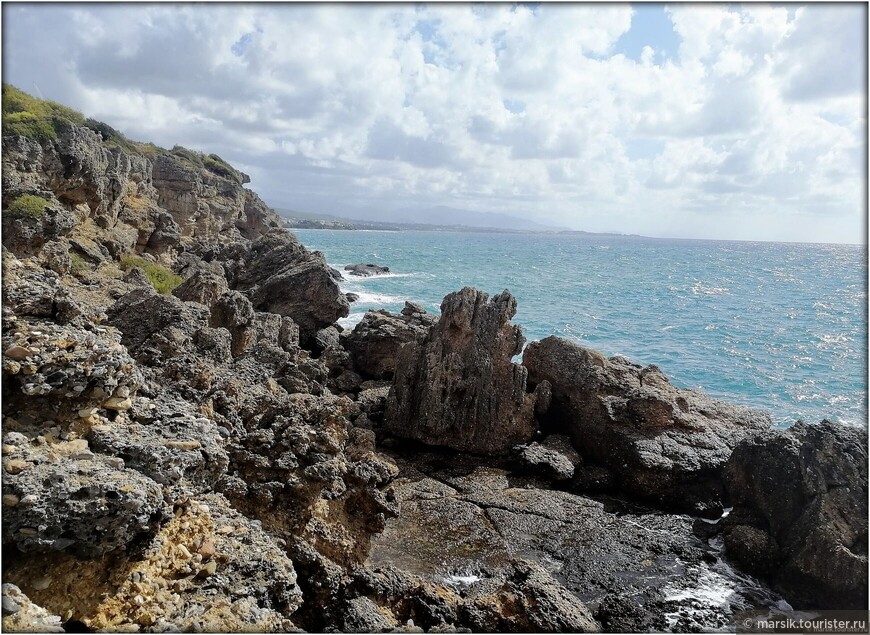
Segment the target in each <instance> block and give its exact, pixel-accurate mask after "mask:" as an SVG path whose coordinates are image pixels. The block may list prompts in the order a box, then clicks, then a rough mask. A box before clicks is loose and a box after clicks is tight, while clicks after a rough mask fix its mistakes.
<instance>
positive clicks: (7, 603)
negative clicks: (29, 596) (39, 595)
mask: <svg viewBox="0 0 870 635" xmlns="http://www.w3.org/2000/svg"><path fill="white" fill-rule="evenodd" d="M2 602H3V613H4V614H6V615H12V614H13V613H17V612H18V611H20V610H21V607H20V606H19V605H18V602H16V601H15V600H13V599H12V598H11V597H9V596H8V595H4V596H3V600H2Z"/></svg>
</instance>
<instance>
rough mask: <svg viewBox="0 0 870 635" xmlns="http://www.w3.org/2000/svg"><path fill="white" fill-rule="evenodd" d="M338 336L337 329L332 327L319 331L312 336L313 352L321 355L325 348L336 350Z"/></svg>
mask: <svg viewBox="0 0 870 635" xmlns="http://www.w3.org/2000/svg"><path fill="white" fill-rule="evenodd" d="M338 336H339V332H338V329H336V328H335V327H334V326H327V327H326V328H322V329H320V330H319V331H317V333H315V334H314V341H313V342H312V346H313V349H314V352H316V353H322V352H323V351H325V350H326V349H327V348H338V347H339V339H338Z"/></svg>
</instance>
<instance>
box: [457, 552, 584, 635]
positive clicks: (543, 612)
mask: <svg viewBox="0 0 870 635" xmlns="http://www.w3.org/2000/svg"><path fill="white" fill-rule="evenodd" d="M463 609H464V614H465V615H464V619H465V621H467V622H468V624H469V626H471V628H472V629H473V630H474V631H475V632H484V631H498V632H506V633H597V632H599V631H600V630H601V629H600V627H599V626H598V624H597V623H596V621H595V619H594V618H593V617H592V614H591V612H590V611H589V609H588V608H586V605H585V604H583V602H581V601H580V600H579V599H577V597H576V596H575V595H573V594H571V593H570V592H568V590H567V589H565V587H563V586H562V585H561V584H559V583H558V582H557V581H556V580H555V579H553V577H552V576H551V575H550V574H549V573H547V571H546V569H544V568H543V567H541V566H540V565H537V564H534V563H532V562H526V561H517V562H514V563H511V565H510V567H509V569H508V571H507V572H506V574H505V575H504V577H503V578H496V579H489V580H484V581H483V582H481V583H479V584H476V585H473V586H472V587H471V589H470V592H469V594H468V599H467V600H466V605H465V607H463Z"/></svg>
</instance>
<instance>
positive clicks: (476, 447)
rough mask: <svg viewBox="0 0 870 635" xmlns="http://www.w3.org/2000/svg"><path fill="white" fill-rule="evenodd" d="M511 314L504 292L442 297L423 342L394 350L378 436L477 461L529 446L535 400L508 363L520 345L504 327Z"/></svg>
mask: <svg viewBox="0 0 870 635" xmlns="http://www.w3.org/2000/svg"><path fill="white" fill-rule="evenodd" d="M516 310H517V303H516V300H515V299H514V297H513V296H512V295H511V294H510V292H508V291H504V292H502V293H500V294H498V295H496V296H494V297H493V298H492V300H490V299H489V296H488V295H487V294H486V293H483V292H482V291H478V290H477V289H472V288H470V287H466V288H464V289H462V290H461V291H457V292H455V293H451V294H449V295H447V296H446V297H445V298H444V301H443V302H442V303H441V318H440V320H439V321H438V323H437V324H436V325H435V326H433V327H432V329H431V330H430V331H429V333H428V335H427V336H426V337H425V338H424V339H423V341H422V342H419V343H417V342H415V343H412V344H409V345H407V346H405V347H403V348H402V349H401V352H400V354H399V360H398V365H397V369H396V377H395V381H394V383H393V390H392V391H391V392H390V396H389V397H388V399H387V412H386V415H385V417H384V425H385V428H386V429H387V430H388V431H389V432H391V433H392V434H394V435H396V436H398V437H403V438H409V439H415V440H417V441H422V442H424V443H427V444H430V445H439V446H446V447H450V448H453V449H456V450H464V451H469V452H477V453H483V454H499V453H504V452H507V451H508V450H510V448H512V447H513V446H514V445H517V444H521V443H525V442H526V441H528V440H529V439H531V437H532V435H533V434H534V433H535V430H536V429H537V424H536V423H535V419H534V416H533V412H534V408H535V401H536V395H532V394H529V393H527V392H526V374H527V373H526V369H525V368H524V367H522V366H520V365H519V364H514V363H513V362H512V361H511V358H513V356H514V355H516V354H517V353H519V352H520V351H521V350H522V347H523V342H524V341H525V338H524V337H523V336H522V329H521V328H520V327H519V326H516V325H513V324H511V323H510V320H511V318H512V317H513V316H514V314H515V313H516Z"/></svg>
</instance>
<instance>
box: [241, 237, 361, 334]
mask: <svg viewBox="0 0 870 635" xmlns="http://www.w3.org/2000/svg"><path fill="white" fill-rule="evenodd" d="M228 269H230V286H231V287H232V288H233V289H237V290H240V291H243V292H244V293H245V294H246V295H247V296H248V297H249V298H250V299H251V302H252V303H253V305H254V308H255V309H257V310H258V311H264V312H267V313H277V314H278V315H286V316H288V317H291V318H293V321H294V322H295V323H296V324H297V325H298V326H299V335H300V338H301V339H302V341H303V343H307V342H308V341H309V340H310V339H311V338H313V337H314V335H315V333H316V332H317V331H318V330H319V329H321V328H323V327H325V326H329V325H331V324H333V323H334V322H335V321H336V320H338V319H339V318H343V317H346V316H347V315H348V313H349V312H350V304H349V303H348V301H347V298H346V297H345V296H344V294H342V293H341V290H340V289H339V287H338V282H337V281H336V279H335V276H334V274H333V273H332V270H331V269H330V268H329V267H328V266H327V264H326V260H325V259H324V257H323V254H321V253H319V252H313V253H312V252H309V251H308V250H306V249H305V248H304V247H303V246H302V245H301V244H300V243H299V241H298V240H296V238H295V237H294V236H293V235H292V234H290V233H288V232H286V231H284V230H275V231H272V232H269V233H268V234H265V235H264V236H262V237H261V238H259V239H257V240H256V241H254V242H253V243H252V244H251V246H250V250H249V251H247V252H246V253H245V254H244V255H243V257H242V258H241V259H240V260H238V261H235V262H234V263H232V264H230V265H228Z"/></svg>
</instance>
